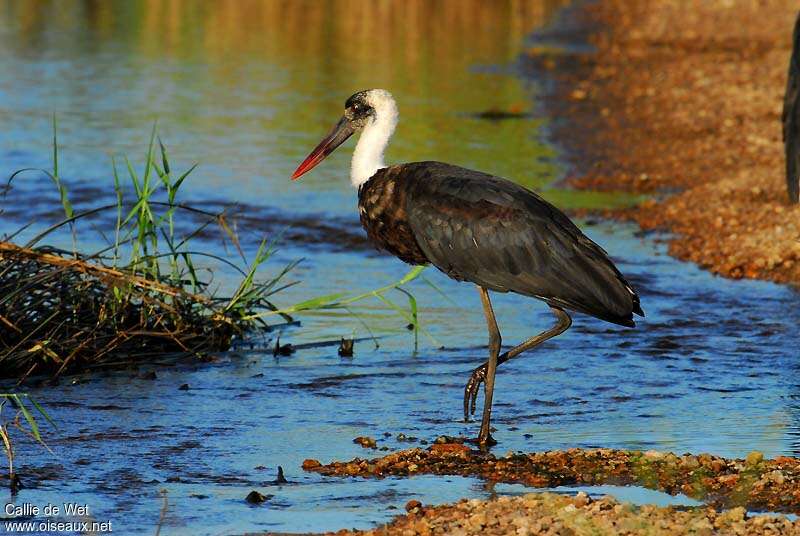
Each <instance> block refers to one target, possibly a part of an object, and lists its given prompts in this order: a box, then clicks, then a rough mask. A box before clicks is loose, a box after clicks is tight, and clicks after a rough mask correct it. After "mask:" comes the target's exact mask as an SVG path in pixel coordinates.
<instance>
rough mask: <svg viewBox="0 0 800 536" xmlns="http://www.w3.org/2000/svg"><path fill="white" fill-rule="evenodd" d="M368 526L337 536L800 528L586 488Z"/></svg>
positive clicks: (467, 503) (424, 512) (440, 509)
mask: <svg viewBox="0 0 800 536" xmlns="http://www.w3.org/2000/svg"><path fill="white" fill-rule="evenodd" d="M414 510H415V511H414V512H412V513H409V514H408V515H405V516H400V517H397V518H395V519H394V521H392V522H391V523H390V524H388V525H386V526H383V527H378V528H376V529H373V530H368V531H347V530H343V531H339V532H336V533H330V534H336V535H339V536H345V535H363V536H390V535H399V536H414V535H421V536H428V535H430V534H447V535H452V536H466V535H471V534H497V535H503V536H505V535H519V536H524V535H529V534H537V535H538V534H542V535H552V536H556V535H559V536H560V535H567V534H570V535H583V534H587V535H588V534H591V535H593V536H601V535H602V536H606V535H608V536H612V535H619V534H627V535H643V536H644V535H647V536H656V535H659V536H660V535H664V536H667V535H669V536H675V535H683V534H686V535H689V534H691V535H696V536H699V535H710V534H740V535H745V534H747V535H783V534H786V535H789V534H798V533H800V522H798V521H790V520H788V519H786V518H785V517H778V516H755V517H748V516H747V513H746V512H745V510H744V508H734V509H732V510H727V511H725V512H718V511H716V510H714V509H713V508H691V509H680V508H675V507H665V508H659V507H656V506H650V505H645V506H633V505H631V504H627V503H620V502H618V501H616V500H615V499H614V498H612V497H608V496H606V497H602V498H600V499H597V500H593V499H591V498H590V497H589V496H587V495H586V494H585V493H578V494H577V495H575V496H565V495H561V494H555V493H529V494H527V495H524V496H522V497H513V498H512V497H500V498H498V499H496V500H489V501H481V500H478V499H472V500H462V501H460V502H458V503H456V504H453V505H443V506H436V507H432V508H425V507H423V506H419V507H416V508H415V509H414Z"/></svg>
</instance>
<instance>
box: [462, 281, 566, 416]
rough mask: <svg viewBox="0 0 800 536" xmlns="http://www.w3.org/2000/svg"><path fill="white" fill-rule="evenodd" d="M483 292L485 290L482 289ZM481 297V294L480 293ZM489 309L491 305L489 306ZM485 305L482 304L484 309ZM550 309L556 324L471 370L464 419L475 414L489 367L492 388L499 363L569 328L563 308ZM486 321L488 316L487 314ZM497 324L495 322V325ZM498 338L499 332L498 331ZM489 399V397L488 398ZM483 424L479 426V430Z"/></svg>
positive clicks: (487, 376)
mask: <svg viewBox="0 0 800 536" xmlns="http://www.w3.org/2000/svg"><path fill="white" fill-rule="evenodd" d="M481 290H483V289H481ZM483 292H485V290H483ZM481 297H483V294H481ZM488 299H489V297H488V294H487V296H486V300H487V301H488ZM489 307H490V310H491V305H490V306H489ZM485 309H486V306H485V305H484V310H485ZM550 310H551V311H553V314H554V315H556V324H555V326H553V327H552V328H550V329H548V330H547V331H543V332H542V333H540V334H538V335H535V336H533V337H531V338H530V339H528V340H526V341H525V342H523V343H522V344H520V345H518V346H515V347H514V348H512V349H510V350H509V351H507V352H504V353H503V354H502V355H501V356H499V357H498V358H497V363H496V364H494V365H492V363H491V362H492V358H491V356H490V357H489V361H487V362H486V363H484V364H483V365H481V366H479V367H478V368H476V369H475V370H473V371H472V376H471V377H470V379H469V381H468V382H467V385H466V387H464V420H465V421H466V420H469V415H470V413H472V414H473V415H474V414H475V405H476V402H477V400H478V388H479V387H480V385H481V383H484V382H486V385H487V387H488V385H489V384H488V382H489V376H490V374H489V369H491V378H492V388H494V375H495V370H496V368H497V366H498V365H501V364H503V363H505V362H506V361H508V360H509V359H511V358H514V357H516V356H518V355H519V354H521V353H522V352H525V351H527V350H530V349H532V348H534V347H536V346H538V345H540V344H541V343H543V342H544V341H546V340H548V339H552V338H553V337H556V336H557V335H561V334H562V333H564V332H565V331H567V330H568V329H569V327H570V326H571V325H572V318H570V316H569V315H568V314H567V313H566V312H565V311H564V310H563V309H560V308H558V307H554V306H552V305H551V306H550ZM492 319H494V314H492ZM487 321H488V316H487ZM496 325H497V324H495V326H496ZM498 340H499V333H498ZM489 400H490V401H491V399H489ZM485 416H486V408H485V406H484V418H485ZM482 429H483V426H481V430H482Z"/></svg>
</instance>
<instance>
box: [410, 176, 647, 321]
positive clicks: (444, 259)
mask: <svg viewBox="0 0 800 536" xmlns="http://www.w3.org/2000/svg"><path fill="white" fill-rule="evenodd" d="M406 166H419V167H418V168H417V169H408V170H407V176H413V181H411V182H410V183H409V184H408V189H407V198H406V210H407V211H408V217H409V222H410V224H411V228H412V230H413V232H414V237H415V239H416V241H417V243H418V245H419V247H420V248H421V249H422V251H424V252H425V255H426V256H427V257H428V259H429V260H430V262H431V263H432V264H434V265H435V266H436V267H437V268H438V269H439V270H441V271H442V272H444V273H446V274H447V275H449V276H450V277H453V278H454V279H458V280H464V281H472V282H474V283H476V284H478V285H481V286H483V287H486V288H488V289H491V290H495V291H499V292H508V291H512V292H516V293H519V294H523V295H527V296H533V297H537V298H540V299H543V300H545V301H546V302H548V303H550V304H552V305H555V306H559V307H566V308H569V309H574V310H577V311H580V312H583V313H586V314H589V315H592V316H595V317H598V318H601V319H603V320H607V321H609V322H614V323H617V324H622V325H627V326H632V325H634V324H633V319H632V313H637V314H642V312H641V308H640V307H639V298H638V296H637V295H636V293H635V292H634V291H633V289H632V288H631V286H630V285H629V284H628V283H627V282H626V281H625V279H624V278H623V276H622V275H621V274H620V272H619V271H618V270H617V269H616V267H615V266H614V264H613V263H612V262H611V260H610V259H609V258H608V256H607V254H606V252H605V251H603V249H602V248H600V247H599V246H598V245H597V244H595V243H594V242H592V241H591V240H590V239H589V238H587V237H586V236H585V235H584V234H583V233H582V232H581V231H580V229H578V227H577V226H575V224H573V223H572V222H571V221H570V220H569V218H567V216H566V215H564V214H563V213H562V212H561V211H559V210H558V209H557V208H556V207H554V206H553V205H551V204H550V203H548V202H547V201H545V200H544V199H542V198H541V197H539V196H538V195H536V194H535V193H533V192H531V191H530V190H527V189H525V188H523V187H522V186H520V185H518V184H516V183H513V182H511V181H507V180H505V179H502V178H499V177H493V176H491V175H487V174H484V173H479V172H476V171H472V170H469V169H465V168H460V167H457V166H451V165H449V164H442V163H438V162H420V163H416V164H406Z"/></svg>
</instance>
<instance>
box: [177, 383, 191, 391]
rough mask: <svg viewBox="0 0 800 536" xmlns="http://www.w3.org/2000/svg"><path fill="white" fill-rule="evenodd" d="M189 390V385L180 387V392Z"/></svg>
mask: <svg viewBox="0 0 800 536" xmlns="http://www.w3.org/2000/svg"><path fill="white" fill-rule="evenodd" d="M188 390H189V384H188V383H184V384H183V385H181V386H180V387H178V391H188Z"/></svg>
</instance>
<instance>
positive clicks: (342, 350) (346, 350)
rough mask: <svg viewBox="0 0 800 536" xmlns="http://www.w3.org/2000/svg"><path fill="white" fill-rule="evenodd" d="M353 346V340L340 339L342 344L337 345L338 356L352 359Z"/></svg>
mask: <svg viewBox="0 0 800 536" xmlns="http://www.w3.org/2000/svg"><path fill="white" fill-rule="evenodd" d="M354 345H355V341H354V340H353V339H345V338H344V337H343V338H342V342H340V343H339V356H340V357H353V346H354Z"/></svg>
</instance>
